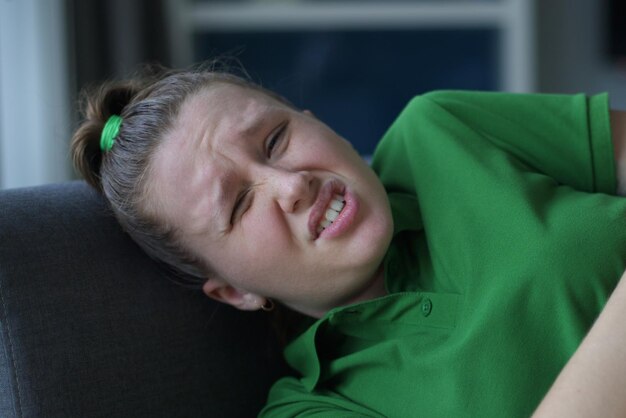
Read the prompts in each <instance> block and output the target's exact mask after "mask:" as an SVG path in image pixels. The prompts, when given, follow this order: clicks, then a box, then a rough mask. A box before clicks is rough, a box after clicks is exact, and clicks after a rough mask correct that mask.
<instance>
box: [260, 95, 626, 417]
mask: <svg viewBox="0 0 626 418" xmlns="http://www.w3.org/2000/svg"><path fill="white" fill-rule="evenodd" d="M613 158H614V157H613V148H612V142H611V133H610V126H609V109H608V98H607V96H606V95H598V96H593V97H586V96H584V95H575V96H564V95H517V94H503V93H474V92H434V93H430V94H426V95H423V96H420V97H416V98H415V99H413V100H412V101H411V102H410V103H409V104H408V106H407V107H406V108H405V110H404V111H403V112H402V113H401V114H400V116H399V117H398V119H397V120H396V121H395V122H394V124H393V125H392V126H391V127H390V129H389V131H388V132H387V133H386V135H385V136H384V138H383V139H382V141H381V143H380V145H379V147H378V149H377V150H376V153H375V155H374V159H373V163H372V164H373V167H374V169H375V170H376V171H377V173H378V174H379V176H380V178H381V180H382V182H383V184H384V185H385V187H386V189H387V192H388V195H389V199H390V202H391V207H392V212H393V218H394V230H395V232H394V238H393V241H392V244H391V246H390V248H389V251H388V253H387V255H386V257H385V260H384V263H385V276H386V277H385V280H386V285H387V290H388V292H389V295H388V296H385V297H382V298H378V299H374V300H370V301H367V302H363V303H359V304H355V305H351V306H346V307H341V308H337V309H334V310H332V311H330V312H328V314H327V315H326V316H324V317H323V318H321V319H320V320H319V321H317V322H315V323H314V324H313V325H312V326H311V327H310V329H308V330H307V331H306V332H304V333H303V334H302V335H301V336H299V337H298V338H297V339H296V340H294V341H293V342H292V343H291V344H290V345H289V346H288V347H287V349H286V351H285V355H286V358H287V361H288V362H289V364H290V365H291V366H292V367H293V368H294V369H295V370H296V371H297V373H298V375H297V376H296V377H288V378H284V379H282V380H280V381H278V382H277V383H276V384H275V385H274V387H273V388H272V390H271V392H270V395H269V400H268V405H267V406H266V408H265V409H264V410H263V411H262V412H261V415H262V416H266V417H274V416H278V417H293V416H307V417H308V416H320V417H353V416H354V417H356V416H358V417H366V416H368V417H369V416H372V417H381V416H384V417H464V416H468V417H498V418H501V417H518V416H519V417H526V416H529V415H530V414H531V413H532V411H533V410H534V409H535V407H536V406H537V405H538V403H539V402H540V401H541V399H542V397H543V395H544V394H545V393H546V392H547V390H548V389H549V387H550V386H551V384H552V382H553V381H554V379H555V378H556V376H557V374H558V373H559V371H560V370H561V369H562V367H563V366H564V365H565V363H566V362H567V360H568V358H569V357H570V356H571V355H572V354H573V352H574V351H575V350H576V347H577V346H578V345H579V343H580V342H581V340H582V338H583V336H584V335H585V333H586V331H587V330H588V329H589V327H590V326H591V325H592V323H593V321H594V319H595V317H596V316H597V315H598V313H599V312H600V311H601V309H602V307H603V306H604V304H605V302H606V300H607V298H608V296H609V294H610V292H611V291H612V289H613V288H614V286H615V285H616V283H617V281H618V279H619V277H620V276H621V273H622V272H623V270H624V269H626V199H623V198H619V197H615V196H613V194H614V192H615V188H616V179H615V169H614V162H613Z"/></svg>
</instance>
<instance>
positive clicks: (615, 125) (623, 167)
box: [611, 110, 626, 196]
mask: <svg viewBox="0 0 626 418" xmlns="http://www.w3.org/2000/svg"><path fill="white" fill-rule="evenodd" d="M611 131H612V133H613V150H614V152H615V173H616V175H617V194H618V195H620V196H626V112H623V111H618V110H611Z"/></svg>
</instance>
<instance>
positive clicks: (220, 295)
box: [202, 277, 266, 311]
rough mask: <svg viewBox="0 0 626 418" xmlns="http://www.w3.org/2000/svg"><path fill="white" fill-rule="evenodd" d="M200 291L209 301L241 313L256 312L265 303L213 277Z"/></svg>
mask: <svg viewBox="0 0 626 418" xmlns="http://www.w3.org/2000/svg"><path fill="white" fill-rule="evenodd" d="M202 291H203V292H204V293H205V294H206V295H207V296H208V297H210V298H211V299H214V300H217V301H219V302H222V303H227V304H229V305H231V306H234V307H235V308H237V309H241V310H242V311H257V310H259V309H261V306H263V305H264V304H265V302H266V299H265V298H264V297H263V296H259V295H256V294H254V293H250V292H247V291H245V290H241V289H238V288H236V287H233V286H231V285H229V284H228V283H226V282H225V281H223V280H221V279H218V278H215V277H213V278H210V279H207V281H206V282H204V285H202Z"/></svg>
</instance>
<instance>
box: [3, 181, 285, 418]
mask: <svg viewBox="0 0 626 418" xmlns="http://www.w3.org/2000/svg"><path fill="white" fill-rule="evenodd" d="M0 236H1V239H0V416H2V417H70V416H72V417H74V416H75V417H79V416H81V417H86V416H89V417H100V416H101V417H115V416H120V417H122V416H124V417H130V416H132V417H144V416H145V417H176V416H186V417H189V416H224V417H246V416H254V415H255V414H256V413H257V411H258V410H259V409H260V407H261V406H262V405H263V402H264V400H265V396H266V394H267V391H268V389H269V386H270V385H271V383H272V382H273V381H274V380H275V379H276V378H277V377H278V376H279V375H281V374H283V373H284V372H285V370H286V368H285V365H284V363H283V362H282V360H281V358H280V350H279V349H278V347H277V343H276V340H275V338H274V336H273V333H272V331H271V329H270V324H269V320H268V317H267V316H265V315H263V314H260V313H244V312H239V311H236V310H235V309H232V308H230V307H227V306H222V305H219V304H217V303H215V302H213V301H211V300H209V299H208V298H206V297H205V296H204V295H203V294H201V292H198V291H192V290H187V289H184V288H182V287H180V286H178V285H175V284H172V283H170V282H169V281H168V280H167V279H166V278H165V277H164V272H163V271H162V270H161V269H160V267H159V266H158V264H157V263H154V262H153V261H152V260H150V259H149V258H148V257H147V256H145V255H144V254H143V253H142V252H141V250H140V249H139V248H138V247H137V245H135V244H134V243H133V242H132V241H131V240H130V239H129V238H128V237H127V235H125V234H124V233H123V232H122V231H121V229H120V227H119V226H118V225H117V223H116V222H115V220H114V219H113V217H112V216H111V215H110V213H109V212H108V211H107V209H106V207H105V205H104V204H103V202H102V199H101V198H100V197H99V196H98V195H97V193H95V192H94V191H93V190H91V189H90V188H89V187H88V186H87V185H86V184H85V183H84V182H81V181H76V182H68V183H62V184H55V185H46V186H40V187H34V188H25V189H14V190H4V191H0Z"/></svg>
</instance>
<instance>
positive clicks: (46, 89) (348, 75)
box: [0, 0, 626, 188]
mask: <svg viewBox="0 0 626 418" xmlns="http://www.w3.org/2000/svg"><path fill="white" fill-rule="evenodd" d="M625 32H626V2H624V1H623V0H231V1H225V0H222V1H217V0H0V188H11V187H21V186H30V185H36V184H43V183H49V182H58V181H65V180H68V179H71V178H75V174H74V172H73V170H72V168H71V165H70V161H69V158H68V143H69V139H70V137H71V134H72V131H73V130H74V129H75V127H76V125H77V123H78V121H79V116H78V114H77V105H76V101H77V95H78V92H79V91H80V89H81V88H82V87H84V86H86V85H89V84H93V83H97V82H99V81H102V80H105V79H108V78H112V77H123V76H124V75H127V74H129V73H130V72H131V71H133V69H135V68H136V67H137V65H138V64H140V63H144V62H160V63H162V64H165V65H167V66H174V67H181V66H182V67H184V66H188V65H190V64H193V63H196V62H200V61H203V60H205V59H210V58H212V57H215V56H216V55H221V54H232V55H236V56H237V57H238V58H239V59H240V61H241V62H242V63H243V65H244V66H245V68H246V70H247V71H248V72H249V73H250V75H251V77H252V78H253V79H254V80H255V81H257V82H260V83H261V84H263V85H264V86H266V87H269V88H271V89H274V90H276V91H278V92H279V93H281V94H283V95H285V96H286V97H288V98H289V99H290V100H291V101H293V102H294V103H295V104H296V105H298V106H300V107H304V108H308V109H311V110H312V111H313V112H314V113H315V114H316V115H317V116H318V117H320V118H321V119H322V120H324V121H325V122H327V123H328V124H329V125H330V126H332V127H333V128H335V129H336V130H337V131H338V132H339V133H340V134H342V135H343V136H345V137H346V138H348V139H349V140H351V141H352V142H353V143H354V145H355V146H356V148H357V149H358V150H359V151H360V152H361V153H362V154H363V155H369V154H371V153H372V151H373V149H374V147H375V145H376V142H377V141H378V139H379V138H380V136H381V135H382V134H383V133H384V131H385V129H386V127H387V126H388V125H389V124H390V123H391V122H392V121H393V119H394V117H395V116H396V115H397V113H398V112H399V111H400V110H401V109H402V107H403V106H404V104H405V103H406V102H407V100H408V99H410V98H411V97H412V96H414V95H416V94H419V93H422V92H425V91H429V90H433V89H479V90H500V91H514V92H546V93H576V92H585V93H589V94H593V93H596V92H600V91H609V92H610V93H611V101H612V105H613V106H614V107H616V108H623V109H626V33H625Z"/></svg>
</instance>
